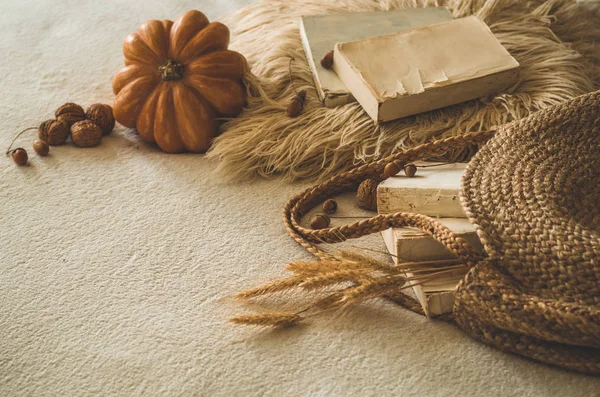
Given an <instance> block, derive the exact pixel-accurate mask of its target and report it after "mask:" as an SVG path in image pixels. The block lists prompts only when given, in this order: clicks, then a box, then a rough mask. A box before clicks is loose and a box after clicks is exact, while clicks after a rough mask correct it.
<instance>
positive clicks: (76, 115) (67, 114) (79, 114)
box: [54, 102, 85, 128]
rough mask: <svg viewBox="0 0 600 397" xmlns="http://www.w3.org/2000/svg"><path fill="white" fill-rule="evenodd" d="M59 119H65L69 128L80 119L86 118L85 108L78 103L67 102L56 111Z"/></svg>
mask: <svg viewBox="0 0 600 397" xmlns="http://www.w3.org/2000/svg"><path fill="white" fill-rule="evenodd" d="M54 115H55V116H56V118H57V119H59V120H63V121H65V122H66V123H67V124H68V126H69V128H71V126H72V125H73V124H75V123H76V122H78V121H81V120H85V112H84V111H83V108H82V107H81V106H79V105H78V104H76V103H72V102H67V103H65V104H64V105H62V106H61V107H59V108H58V109H56V112H55V113H54Z"/></svg>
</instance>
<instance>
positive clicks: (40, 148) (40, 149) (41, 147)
mask: <svg viewBox="0 0 600 397" xmlns="http://www.w3.org/2000/svg"><path fill="white" fill-rule="evenodd" d="M33 150H35V152H36V153H37V154H38V155H39V156H47V155H48V153H50V146H48V144H47V143H46V142H44V141H42V140H41V139H36V140H35V141H33Z"/></svg>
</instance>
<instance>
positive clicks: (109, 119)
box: [85, 103, 115, 135]
mask: <svg viewBox="0 0 600 397" xmlns="http://www.w3.org/2000/svg"><path fill="white" fill-rule="evenodd" d="M85 115H86V117H87V118H88V120H90V121H91V122H92V123H94V124H96V125H97V126H98V127H100V130H102V134H104V135H108V134H110V132H111V131H112V130H113V128H115V117H114V116H113V110H112V107H110V105H106V104H104V103H95V104H93V105H91V106H90V107H89V108H88V109H87V110H86V112H85Z"/></svg>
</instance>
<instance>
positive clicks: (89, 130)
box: [71, 120, 102, 147]
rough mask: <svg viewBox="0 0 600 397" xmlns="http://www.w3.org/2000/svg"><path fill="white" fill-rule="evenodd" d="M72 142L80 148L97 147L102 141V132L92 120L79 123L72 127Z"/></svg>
mask: <svg viewBox="0 0 600 397" xmlns="http://www.w3.org/2000/svg"><path fill="white" fill-rule="evenodd" d="M71 140H72V141H73V144H74V145H75V146H79V147H92V146H97V145H99V144H100V141H102V130H100V127H98V126H97V125H96V124H94V123H92V122H91V121H90V120H83V121H78V122H77V123H75V124H73V126H72V127H71Z"/></svg>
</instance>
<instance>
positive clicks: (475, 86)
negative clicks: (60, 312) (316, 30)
mask: <svg viewBox="0 0 600 397" xmlns="http://www.w3.org/2000/svg"><path fill="white" fill-rule="evenodd" d="M333 68H334V70H335V72H336V73H337V74H338V76H339V77H340V79H341V80H342V82H343V83H344V84H345V85H346V87H348V89H349V90H350V92H351V93H352V95H353V96H354V97H355V98H356V100H357V101H358V102H359V103H360V104H361V105H362V107H363V108H364V109H365V111H366V112H367V113H368V114H369V116H371V118H372V119H373V120H375V121H376V122H385V121H390V120H394V119H398V118H401V117H406V116H410V115H413V114H417V113H421V112H425V111H429V110H433V109H439V108H442V107H445V106H449V105H454V104H457V103H460V102H464V101H468V100H470V99H475V98H479V97H483V96H487V95H492V94H497V93H499V92H501V91H503V90H505V89H507V88H509V87H510V86H512V85H513V84H515V82H516V81H517V79H518V75H519V63H518V62H517V61H516V60H515V59H514V58H513V57H512V56H511V55H510V54H509V53H508V51H507V50H506V49H505V48H504V47H503V46H502V44H500V42H499V41H498V39H496V37H495V36H494V34H493V33H492V32H491V30H490V29H489V28H488V26H487V25H486V24H485V23H484V22H483V21H481V20H479V19H478V18H477V17H475V16H470V17H466V18H461V19H455V20H453V21H449V22H443V23H440V24H437V25H432V26H426V27H422V28H416V29H412V30H409V31H405V32H400V33H395V34H392V35H387V36H380V37H374V38H370V39H366V40H359V41H354V42H347V43H338V44H336V46H335V50H334V62H333Z"/></svg>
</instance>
